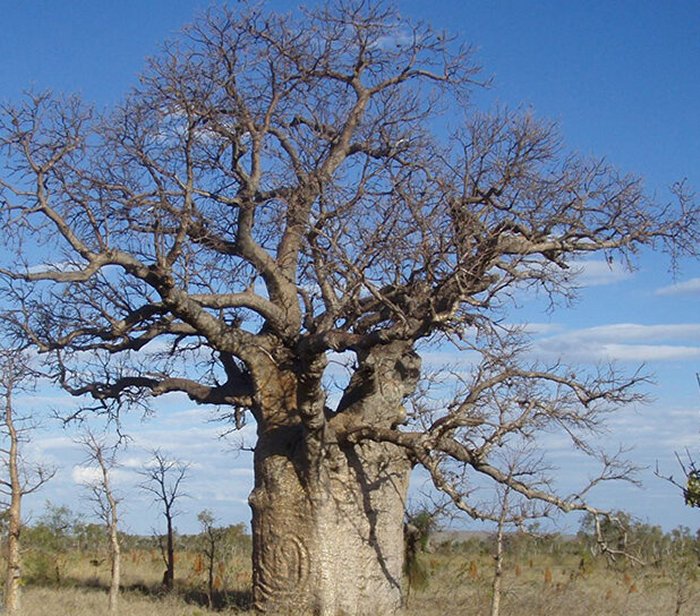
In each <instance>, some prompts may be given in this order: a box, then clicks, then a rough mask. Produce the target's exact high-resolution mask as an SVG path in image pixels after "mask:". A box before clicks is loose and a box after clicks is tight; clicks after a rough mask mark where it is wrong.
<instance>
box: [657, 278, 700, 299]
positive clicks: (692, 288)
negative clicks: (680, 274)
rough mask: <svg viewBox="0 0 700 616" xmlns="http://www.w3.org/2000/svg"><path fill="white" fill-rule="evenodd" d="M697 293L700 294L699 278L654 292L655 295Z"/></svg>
mask: <svg viewBox="0 0 700 616" xmlns="http://www.w3.org/2000/svg"><path fill="white" fill-rule="evenodd" d="M698 293H700V278H691V279H690V280H685V281H683V282H677V283H676V284H672V285H668V286H666V287H661V288H660V289H657V290H656V291H655V295H695V294H698Z"/></svg>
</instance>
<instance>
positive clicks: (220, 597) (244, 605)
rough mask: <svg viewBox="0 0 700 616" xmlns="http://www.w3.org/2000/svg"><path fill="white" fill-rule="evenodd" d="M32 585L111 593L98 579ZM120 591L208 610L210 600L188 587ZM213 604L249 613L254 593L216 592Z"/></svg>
mask: <svg viewBox="0 0 700 616" xmlns="http://www.w3.org/2000/svg"><path fill="white" fill-rule="evenodd" d="M32 585H34V586H52V587H60V586H67V587H71V588H86V589H87V588H89V589H92V590H101V591H103V592H105V593H107V592H109V586H107V585H106V584H104V583H103V582H101V581H100V580H98V579H97V578H89V579H84V578H82V579H78V578H73V577H65V578H63V579H62V580H61V582H60V583H56V581H55V580H54V581H50V582H48V583H46V581H44V583H41V582H39V581H37V580H34V581H33V583H32ZM120 590H121V592H123V593H131V594H137V595H141V596H144V597H154V598H162V597H165V596H167V595H168V594H172V595H173V596H175V597H179V598H180V599H182V601H184V602H185V603H188V604H190V605H197V606H199V607H204V608H208V607H209V598H208V596H207V593H206V592H204V591H202V590H199V589H196V588H187V587H177V586H176V587H175V589H174V590H173V591H172V593H169V592H168V591H167V590H166V589H165V588H164V587H163V586H162V585H155V586H154V585H148V584H144V583H138V582H137V583H133V584H126V585H122V586H120ZM211 599H212V604H211V609H212V610H214V611H221V610H225V609H232V608H234V609H237V610H240V611H247V610H249V609H250V608H251V606H252V604H253V593H252V591H251V590H216V591H214V593H213V594H212V598H211Z"/></svg>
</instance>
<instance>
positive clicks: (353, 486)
mask: <svg viewBox="0 0 700 616" xmlns="http://www.w3.org/2000/svg"><path fill="white" fill-rule="evenodd" d="M294 432H295V430H293V429H292V430H289V431H286V433H285V431H282V430H280V431H278V432H277V433H275V434H272V435H269V436H263V437H261V438H260V441H259V443H258V446H257V448H256V452H255V457H256V460H255V468H256V485H255V489H254V490H253V493H252V494H251V497H250V503H251V507H252V510H253V548H254V555H253V563H254V567H253V572H254V578H253V583H254V599H255V607H256V609H258V610H260V611H263V612H266V613H272V614H277V613H289V614H292V613H293V614H299V615H306V614H309V615H312V614H313V615H314V616H316V615H318V616H321V615H323V616H335V615H337V614H346V615H348V616H349V615H358V616H359V615H361V614H393V613H395V611H396V610H397V609H398V608H399V607H400V605H401V599H402V595H401V572H402V566H403V532H402V529H403V515H404V505H405V496H406V490H407V487H408V477H409V473H410V464H409V462H408V460H407V458H406V457H405V455H403V454H402V452H401V451H400V450H399V449H398V448H396V447H393V446H391V445H383V444H362V445H357V446H350V445H348V446H346V447H342V448H341V447H338V446H335V445H334V446H332V447H329V448H328V450H327V453H328V455H327V457H326V459H325V460H324V461H323V462H322V464H323V467H322V468H321V469H318V470H319V472H318V477H319V480H318V481H314V482H313V484H312V485H310V484H308V483H305V481H304V477H305V476H306V474H307V473H308V471H309V470H310V469H308V468H304V465H303V462H302V461H301V458H300V456H299V451H298V447H297V446H296V443H298V442H299V440H298V438H297V436H298V435H295V434H294Z"/></svg>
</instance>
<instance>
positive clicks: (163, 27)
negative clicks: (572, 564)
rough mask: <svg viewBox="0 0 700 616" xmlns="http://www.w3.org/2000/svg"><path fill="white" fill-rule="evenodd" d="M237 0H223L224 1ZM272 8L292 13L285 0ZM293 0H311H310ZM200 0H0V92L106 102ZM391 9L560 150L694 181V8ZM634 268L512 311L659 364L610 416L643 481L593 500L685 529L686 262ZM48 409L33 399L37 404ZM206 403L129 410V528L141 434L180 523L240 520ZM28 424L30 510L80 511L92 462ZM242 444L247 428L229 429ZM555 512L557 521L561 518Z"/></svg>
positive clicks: (522, 4) (696, 418) (699, 396)
mask: <svg viewBox="0 0 700 616" xmlns="http://www.w3.org/2000/svg"><path fill="white" fill-rule="evenodd" d="M233 4H235V3H233ZM268 4H269V6H271V7H273V8H276V9H282V10H292V9H293V8H294V7H295V5H296V3H294V2H286V1H282V0H277V1H275V2H269V3H268ZM307 4H313V2H311V1H309V2H307ZM208 5H209V3H208V2H199V1H190V2H187V1H184V0H150V1H144V0H138V1H137V0H122V1H121V2H119V3H115V2H108V1H107V0H91V1H86V0H71V1H70V2H69V1H67V0H63V1H62V0H32V1H27V2H10V1H9V0H0V15H2V22H3V36H2V37H0V100H8V99H14V98H17V97H18V96H19V95H20V93H21V92H22V90H24V89H26V88H28V87H33V88H35V89H44V88H51V89H54V90H58V91H65V92H78V93H80V94H81V95H82V96H83V97H84V98H85V99H87V100H88V101H92V102H94V103H95V104H96V105H97V106H98V107H103V106H108V105H109V104H111V103H113V102H115V101H117V100H118V99H119V98H120V97H121V95H122V94H123V93H124V92H126V90H127V89H128V88H129V86H130V85H131V84H134V83H135V80H136V78H137V75H138V73H139V71H140V70H141V68H142V67H143V65H144V59H145V58H146V56H148V55H152V54H155V53H157V50H158V47H159V45H160V43H161V42H162V41H163V40H164V39H166V38H167V37H169V36H172V35H173V34H174V33H175V32H176V31H177V30H178V29H179V28H180V27H181V26H182V25H184V24H185V23H187V22H188V21H190V20H191V18H192V17H193V15H195V14H196V13H197V12H198V11H200V10H202V9H203V8H206V7H207V6H208ZM398 5H399V7H400V9H401V11H402V12H403V13H404V14H405V15H409V16H413V17H418V18H424V19H427V20H429V21H431V22H432V23H433V24H434V25H435V27H436V28H438V29H443V28H444V29H445V30H447V31H448V32H452V33H454V34H456V35H458V36H459V37H461V38H462V39H464V40H466V41H469V42H471V43H473V44H474V45H475V46H476V48H477V50H478V53H477V58H478V61H479V63H480V64H481V65H482V66H483V67H484V74H485V75H486V76H492V77H493V79H494V83H493V86H492V87H491V88H490V89H489V90H487V91H481V92H478V93H477V94H476V95H475V100H476V101H477V102H478V103H479V105H482V106H488V105H493V104H497V103H502V104H507V105H510V106H522V107H527V108H532V109H533V110H534V112H535V113H536V114H537V115H538V116H541V117H545V118H549V119H553V120H556V121H558V122H559V124H560V127H561V130H562V133H563V135H564V137H565V140H566V143H567V144H568V146H569V147H570V148H572V149H574V150H578V151H580V152H583V153H585V154H594V155H596V156H602V157H605V158H606V159H607V160H609V161H610V162H613V163H614V164H616V165H618V166H619V167H620V168H621V169H623V170H625V171H630V172H635V173H638V174H640V175H642V176H643V177H645V179H646V183H647V187H648V190H649V191H650V192H652V193H655V194H657V195H658V196H659V198H661V199H663V198H665V196H666V194H667V193H666V191H667V188H668V186H669V185H670V184H671V183H672V182H674V181H677V180H681V179H684V178H687V179H688V182H689V183H690V185H691V186H694V187H696V188H697V189H700V149H699V147H698V144H700V114H698V113H697V108H698V103H697V102H698V101H699V100H700V5H698V4H697V2H694V1H693V2H691V1H679V0H669V1H668V2H663V3H661V2H656V1H651V0H619V1H616V2H609V1H602V0H585V1H580V2H575V3H574V2H561V1H556V0H550V1H534V0H533V1H529V2H526V1H525V0H521V1H516V0H500V1H493V0H475V1H468V0H461V1H454V2H452V1H443V2H440V3H436V2H425V1H422V0H421V1H417V0H416V1H412V2H408V1H405V0H404V1H399V2H398ZM638 266H639V267H638V270H637V271H635V272H633V273H628V272H625V271H623V270H621V269H618V268H615V269H613V270H610V269H609V268H607V267H603V266H602V263H599V262H595V261H594V262H589V263H587V264H585V266H584V267H585V272H584V275H583V277H582V279H581V280H582V283H583V284H584V285H585V288H584V289H583V290H582V293H581V298H580V300H579V301H578V302H577V303H576V304H575V305H574V306H573V307H571V308H568V309H562V310H557V311H555V312H553V313H549V312H546V311H545V310H544V309H543V306H542V304H541V303H540V302H538V301H536V299H534V298H525V299H524V301H523V307H522V308H521V309H520V310H519V311H517V312H516V313H514V314H513V319H515V320H523V321H528V322H530V323H533V327H534V330H535V331H537V332H538V333H537V337H536V345H535V350H534V352H536V353H538V354H539V355H540V356H542V357H548V358H553V357H556V356H562V357H564V358H567V359H571V360H575V361H576V362H578V363H581V364H584V365H593V364H594V363H595V362H597V361H601V360H610V359H612V360H618V361H619V362H621V363H622V365H624V366H626V367H628V368H629V369H633V368H634V366H636V365H638V364H639V363H641V362H644V363H645V364H646V366H647V369H648V370H649V371H650V372H653V373H654V374H655V375H656V385H655V386H654V387H651V388H650V390H649V391H650V394H651V395H652V396H653V397H654V399H655V400H654V402H653V403H652V404H650V405H648V406H645V407H640V408H635V409H626V410H623V411H622V412H620V413H619V414H618V415H617V416H616V417H615V418H614V419H613V420H612V421H611V423H610V431H609V434H608V436H607V437H606V442H607V443H608V444H609V445H610V446H615V445H616V444H617V443H625V444H627V445H629V446H631V447H633V448H634V449H633V451H632V452H631V454H630V457H631V458H632V459H633V460H635V461H636V462H638V463H639V464H640V465H644V466H647V467H648V469H647V470H645V471H642V473H641V475H640V478H641V480H642V481H643V484H644V488H643V489H641V490H640V489H633V488H630V487H627V486H618V487H615V488H605V489H604V490H601V491H600V493H599V494H597V499H596V503H597V504H600V505H601V506H608V507H613V508H623V509H625V510H628V511H630V512H632V513H633V514H635V515H637V516H638V517H640V518H641V519H642V520H645V521H649V522H651V523H654V524H661V525H663V526H664V528H667V529H668V528H672V527H674V526H676V525H678V524H685V525H688V526H690V527H691V528H693V529H695V528H697V527H698V526H699V524H698V520H700V512H698V511H696V510H691V509H688V508H686V507H685V506H684V505H683V502H682V499H681V497H680V496H679V495H678V494H677V493H675V492H674V491H673V489H672V488H671V486H669V485H667V484H665V483H664V482H663V481H660V480H659V479H657V478H655V477H654V474H653V468H654V466H655V464H656V463H657V461H658V463H659V465H660V467H661V469H662V470H663V471H664V472H666V473H671V472H673V473H676V474H677V473H678V468H677V464H676V462H675V460H674V457H673V456H674V453H673V452H674V451H680V452H682V451H683V450H684V448H685V447H688V448H690V450H691V451H692V450H694V451H697V452H698V455H699V456H700V389H698V386H697V383H696V380H695V372H696V371H700V319H699V318H698V310H697V308H698V302H699V300H700V283H699V282H698V281H699V280H700V278H699V277H700V271H698V266H697V263H684V264H683V267H682V269H681V270H680V271H679V272H678V274H677V275H676V277H675V278H674V277H672V276H671V274H669V271H668V262H667V261H666V260H665V259H663V258H661V257H659V256H658V255H652V254H643V255H641V256H640V260H639V263H638ZM76 404H77V402H76V401H74V400H71V399H67V398H65V397H56V396H55V395H54V394H49V393H47V394H46V397H45V399H35V400H33V401H31V402H30V401H26V407H25V408H26V409H28V410H32V411H34V412H37V413H39V414H41V413H42V412H47V409H49V408H50V407H55V406H58V407H71V406H74V405H76ZM47 414H48V413H47ZM207 418H208V411H207V410H205V409H202V408H193V407H192V406H191V405H190V404H188V403H187V401H186V400H185V399H183V398H177V397H176V398H174V399H170V400H169V401H168V402H167V403H166V404H165V405H162V406H161V407H160V409H159V410H158V412H157V415H156V416H155V417H154V418H151V419H148V420H145V421H141V420H140V418H133V419H132V421H131V425H130V431H131V433H132V436H133V437H134V441H133V443H132V444H131V446H130V447H129V449H128V450H127V451H126V452H125V453H124V454H123V457H122V462H123V467H122V468H121V469H120V471H119V476H120V482H121V485H122V489H123V491H124V493H125V496H126V498H125V507H126V509H127V515H126V516H125V520H126V524H127V527H128V529H129V530H133V531H136V532H148V531H149V530H150V529H151V527H153V526H156V525H157V524H158V523H159V520H158V517H157V512H156V510H155V509H148V508H147V504H146V501H145V500H143V499H141V497H140V496H139V495H138V494H136V493H134V491H133V490H132V489H131V488H130V486H132V485H133V483H134V482H135V475H134V471H135V469H137V468H138V467H139V466H140V465H141V464H143V462H144V460H145V458H146V453H145V450H144V448H145V447H149V446H153V445H157V444H160V445H162V446H163V447H164V448H167V449H170V450H172V451H174V452H176V453H177V455H178V456H180V457H181V458H183V459H185V460H187V461H189V462H191V463H192V465H193V466H192V472H191V481H190V483H189V485H188V489H187V491H188V493H189V494H190V496H191V498H190V499H188V500H185V501H183V506H182V508H183V515H182V516H181V519H180V526H181V528H182V529H183V530H193V529H194V528H195V527H196V522H195V518H196V513H197V512H198V511H200V510H201V509H203V508H205V507H206V508H209V509H211V510H212V511H213V512H214V514H215V516H216V517H217V518H218V519H219V521H220V522H222V523H234V522H239V521H243V522H247V521H248V519H249V512H248V509H247V505H246V502H245V499H246V496H247V492H248V490H249V488H250V485H251V481H252V471H251V467H250V456H249V454H247V453H245V452H242V453H236V452H235V450H234V449H235V448H234V446H235V444H236V442H235V438H237V437H234V439H233V441H231V440H229V441H225V440H221V439H219V438H218V433H219V431H220V426H218V425H215V424H212V423H208V422H207V421H206V420H207ZM45 426H46V427H45V429H44V430H43V431H42V432H41V433H40V434H37V436H36V438H35V441H34V443H33V444H32V450H33V453H34V454H35V455H37V456H41V457H42V458H44V459H46V460H49V461H52V462H54V463H55V464H57V465H58V466H59V467H60V472H59V474H58V476H57V478H56V479H55V480H54V482H53V483H52V484H50V485H49V486H47V487H46V489H44V490H43V492H42V493H41V494H39V495H38V496H37V497H35V498H34V499H33V500H32V501H30V502H29V503H28V504H29V507H30V509H33V510H34V511H38V510H39V509H40V508H41V502H42V501H43V500H44V499H46V498H50V499H51V500H53V501H55V502H59V503H66V504H70V505H71V506H72V507H74V508H83V509H86V508H87V505H85V504H81V503H80V501H79V500H78V499H77V497H76V494H78V492H77V488H76V485H77V484H76V481H78V480H80V479H81V478H84V477H85V476H86V475H88V474H89V470H86V469H85V468H84V467H83V466H82V465H81V464H80V461H81V459H82V457H83V456H82V454H81V453H80V452H79V451H78V450H77V449H76V447H75V446H74V445H73V444H72V441H71V438H72V434H71V433H70V432H65V431H62V430H60V429H57V428H54V427H52V424H51V422H50V421H48V420H47V421H46V422H45ZM241 438H243V439H247V442H248V443H251V442H252V434H251V433H247V434H243V435H242V436H241ZM550 445H551V448H552V450H553V453H554V457H555V459H556V460H557V461H558V462H559V464H560V465H561V468H562V476H563V477H569V478H574V477H576V476H578V475H580V474H581V473H585V472H588V470H587V469H585V468H582V467H580V466H573V465H572V464H571V460H570V457H569V451H568V448H567V447H566V446H564V445H563V444H562V443H558V442H556V441H552V442H551V443H550ZM563 524H564V525H565V526H566V524H567V523H566V522H564V523H563Z"/></svg>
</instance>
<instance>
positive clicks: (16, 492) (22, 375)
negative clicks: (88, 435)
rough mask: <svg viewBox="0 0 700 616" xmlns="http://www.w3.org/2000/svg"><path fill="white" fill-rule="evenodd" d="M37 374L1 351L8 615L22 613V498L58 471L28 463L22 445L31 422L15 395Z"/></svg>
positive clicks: (20, 357)
mask: <svg viewBox="0 0 700 616" xmlns="http://www.w3.org/2000/svg"><path fill="white" fill-rule="evenodd" d="M35 377H36V373H35V372H34V371H33V370H32V369H31V367H30V366H29V361H28V358H27V356H26V355H25V354H24V353H23V352H21V351H17V350H2V351H0V396H2V397H3V398H4V402H5V404H4V408H3V416H2V430H3V432H4V437H5V439H6V444H5V445H3V447H2V449H0V452H2V455H3V456H4V463H5V465H6V468H7V475H6V476H4V477H3V478H2V479H0V492H2V493H3V494H4V495H5V496H7V497H9V503H8V509H7V536H6V551H5V559H6V570H5V595H4V606H5V611H6V612H7V613H8V614H16V613H19V594H20V581H21V560H22V557H21V551H20V534H21V531H22V498H23V497H24V496H26V495H27V494H31V493H32V492H35V491H36V490H38V489H39V488H40V487H41V486H43V485H44V484H45V483H46V482H47V481H48V480H49V479H51V477H53V475H54V474H55V470H53V469H51V468H48V467H47V466H45V465H41V464H36V465H29V464H27V463H26V462H25V461H24V460H23V458H22V453H21V447H22V444H23V443H26V442H27V441H28V440H29V432H30V430H31V429H32V427H33V426H32V424H28V423H27V422H26V418H18V417H16V415H15V408H14V395H15V393H17V392H18V391H23V390H27V389H31V388H33V385H34V379H35Z"/></svg>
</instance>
